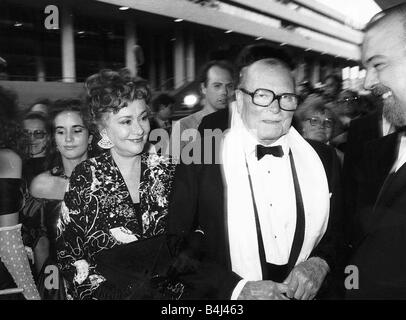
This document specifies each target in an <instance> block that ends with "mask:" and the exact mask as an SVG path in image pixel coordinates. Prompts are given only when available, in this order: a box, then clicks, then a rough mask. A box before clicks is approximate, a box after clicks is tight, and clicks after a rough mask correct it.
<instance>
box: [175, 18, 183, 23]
mask: <svg viewBox="0 0 406 320" xmlns="http://www.w3.org/2000/svg"><path fill="white" fill-rule="evenodd" d="M173 21H175V22H182V21H183V19H182V18H178V19H175V20H173Z"/></svg>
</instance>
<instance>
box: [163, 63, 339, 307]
mask: <svg viewBox="0 0 406 320" xmlns="http://www.w3.org/2000/svg"><path fill="white" fill-rule="evenodd" d="M294 92H295V85H294V79H293V77H292V75H291V72H290V68H289V67H288V66H287V65H286V64H285V63H284V62H282V61H281V60H278V59H273V58H270V59H262V60H259V61H256V62H254V63H251V64H249V65H248V66H246V67H245V68H243V69H242V71H241V73H240V85H239V88H238V89H237V91H236V106H235V114H234V115H233V118H234V119H233V123H231V125H230V124H227V127H230V130H227V131H226V132H225V133H224V135H222V144H221V148H219V150H217V151H218V153H219V154H217V155H213V159H211V161H212V162H211V163H202V164H195V163H194V164H190V165H185V164H181V165H179V166H178V168H177V172H176V176H175V181H174V190H173V195H172V198H171V201H170V205H169V215H168V217H169V221H168V233H169V234H170V235H171V237H172V238H173V236H174V237H178V238H180V239H181V240H182V241H183V243H184V246H183V248H182V250H183V251H182V253H181V255H182V254H183V255H186V256H187V258H185V259H183V260H188V259H189V258H190V259H189V260H192V261H193V259H196V260H198V261H199V262H198V263H197V266H194V268H192V269H194V270H195V271H196V273H200V275H201V276H200V279H201V278H202V277H203V281H200V283H205V284H206V285H207V284H210V285H211V286H212V288H211V290H208V291H209V293H208V294H207V295H204V297H205V298H211V299H230V298H231V299H288V298H294V299H303V300H306V299H312V298H314V297H315V296H316V295H317V294H318V293H319V290H320V288H321V286H322V284H323V282H324V280H325V278H326V276H327V274H328V273H329V272H331V270H332V269H334V267H335V264H336V255H337V245H338V241H339V238H338V237H339V236H338V235H339V234H340V231H341V230H340V221H339V217H340V209H341V208H340V181H339V176H338V167H339V162H338V159H337V156H336V154H335V152H334V150H333V149H332V148H330V147H328V146H325V145H322V144H318V143H312V144H309V143H308V142H306V141H305V140H304V139H303V138H302V137H301V136H300V135H299V134H298V133H297V131H296V130H295V129H294V128H293V127H291V121H292V116H293V113H294V111H295V109H296V107H297V104H298V97H297V95H295V93H294ZM203 140H204V138H203ZM202 144H203V145H204V143H202ZM204 151H207V150H204ZM217 156H219V158H220V159H221V163H220V164H219V163H215V162H214V160H215V159H214V158H216V157H217ZM202 158H204V155H202ZM180 265H181V263H180ZM207 265H211V267H210V268H207ZM183 267H184V265H183ZM208 270H210V271H208ZM192 278H193V277H192ZM190 282H191V283H193V280H190ZM194 287H195V288H199V285H195V286H194ZM196 298H199V297H196Z"/></svg>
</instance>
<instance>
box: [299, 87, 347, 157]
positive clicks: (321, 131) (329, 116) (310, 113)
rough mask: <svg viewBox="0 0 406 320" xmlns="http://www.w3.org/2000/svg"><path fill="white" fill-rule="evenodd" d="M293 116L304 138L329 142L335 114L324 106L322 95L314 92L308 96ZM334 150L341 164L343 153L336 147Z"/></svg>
mask: <svg viewBox="0 0 406 320" xmlns="http://www.w3.org/2000/svg"><path fill="white" fill-rule="evenodd" d="M295 118H296V121H295V124H296V126H297V127H298V131H299V132H300V133H301V134H302V136H303V137H304V138H305V139H309V140H315V141H320V142H322V143H325V144H330V141H331V139H332V137H333V133H334V129H335V126H336V125H337V116H336V115H335V114H334V112H333V111H332V110H330V109H329V108H327V107H326V100H324V99H323V97H321V96H318V95H315V94H313V95H310V96H308V97H307V98H306V99H305V101H304V102H303V103H302V104H301V105H300V107H299V108H298V109H297V111H296V112H295ZM336 152H337V155H338V157H339V159H340V161H341V164H342V163H343V160H344V154H343V152H341V151H340V150H338V149H336Z"/></svg>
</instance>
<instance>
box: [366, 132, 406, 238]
mask: <svg viewBox="0 0 406 320" xmlns="http://www.w3.org/2000/svg"><path fill="white" fill-rule="evenodd" d="M397 142H398V135H397V133H394V134H390V135H388V136H385V137H383V138H380V139H377V140H373V141H371V142H370V143H368V149H367V152H366V158H365V161H366V163H365V166H366V167H367V171H366V174H367V176H368V178H367V180H368V181H370V183H377V185H378V186H379V187H378V188H379V189H378V190H379V192H378V193H377V195H375V197H376V198H375V199H374V201H373V202H371V208H372V205H373V204H374V205H373V210H371V211H370V212H368V216H367V217H366V218H367V220H365V221H364V223H365V224H364V230H365V232H364V233H363V235H362V236H361V235H360V239H364V238H365V236H366V235H367V234H369V233H370V232H371V230H373V229H374V227H375V226H376V225H377V224H378V223H379V221H380V220H381V219H382V213H383V212H385V211H384V210H381V209H382V206H384V205H385V204H387V203H388V199H389V197H390V196H391V195H392V196H393V194H394V193H393V191H394V190H396V186H397V185H399V182H400V181H401V180H399V182H396V180H398V178H399V177H398V175H399V174H400V173H401V172H400V171H398V172H397V173H396V174H393V175H392V174H389V172H390V170H391V168H392V166H393V164H394V162H395V160H396V156H397V145H398V143H397ZM403 167H405V166H403ZM403 167H402V168H403ZM405 170H406V169H405ZM402 172H404V170H402ZM405 173H406V172H405ZM402 174H403V173H402ZM369 179H371V180H369ZM394 183H395V184H394ZM394 187H395V189H394ZM392 199H393V197H392Z"/></svg>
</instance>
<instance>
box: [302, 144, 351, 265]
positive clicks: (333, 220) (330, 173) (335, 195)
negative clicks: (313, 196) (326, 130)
mask: <svg viewBox="0 0 406 320" xmlns="http://www.w3.org/2000/svg"><path fill="white" fill-rule="evenodd" d="M326 150H328V152H325V153H324V154H323V156H321V158H322V162H323V165H324V167H325V170H326V175H327V179H328V184H329V189H330V193H331V197H330V214H329V220H328V225H327V229H326V232H325V233H324V236H323V237H322V239H321V240H320V242H319V243H318V245H317V246H316V247H315V248H314V249H313V251H312V253H311V254H310V257H320V258H322V259H323V260H325V261H326V262H327V264H328V265H329V267H330V270H332V271H333V270H335V269H336V268H337V267H338V265H339V263H340V262H341V261H340V258H342V254H343V240H344V236H343V224H342V223H343V221H342V211H343V199H342V184H341V168H340V162H339V159H338V156H337V154H336V152H335V150H334V149H333V148H328V149H326ZM319 155H320V154H319Z"/></svg>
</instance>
